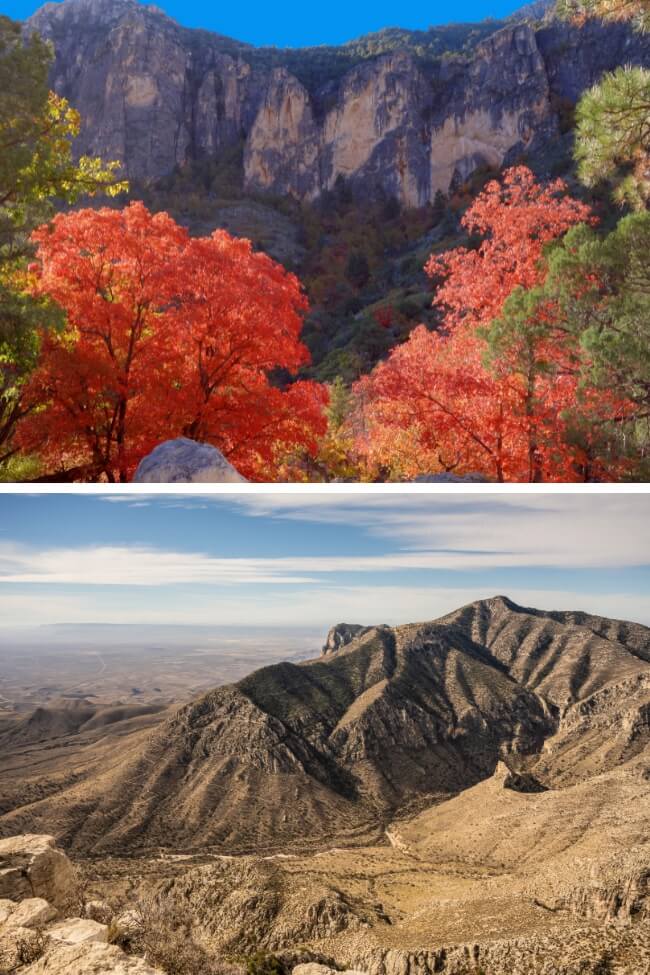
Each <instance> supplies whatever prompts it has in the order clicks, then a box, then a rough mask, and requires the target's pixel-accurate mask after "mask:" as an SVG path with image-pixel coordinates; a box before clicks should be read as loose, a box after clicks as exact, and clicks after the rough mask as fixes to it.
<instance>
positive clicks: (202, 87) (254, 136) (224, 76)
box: [27, 0, 650, 206]
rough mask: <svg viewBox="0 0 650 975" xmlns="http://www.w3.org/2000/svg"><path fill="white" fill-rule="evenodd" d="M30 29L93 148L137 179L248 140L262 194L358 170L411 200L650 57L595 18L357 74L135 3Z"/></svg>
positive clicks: (48, 18)
mask: <svg viewBox="0 0 650 975" xmlns="http://www.w3.org/2000/svg"><path fill="white" fill-rule="evenodd" d="M496 26H498V25H496ZM27 29H28V30H32V29H34V30H38V31H39V32H40V33H42V34H43V35H44V36H46V37H48V38H49V39H51V40H52V42H53V43H54V47H55V50H56V61H55V64H54V67H53V71H52V84H53V86H54V87H55V89H56V90H57V91H58V92H59V93H61V94H63V95H64V96H66V97H67V98H68V99H69V100H70V102H71V103H72V104H73V105H75V106H76V107H77V108H78V109H79V111H80V112H81V115H82V119H83V127H82V133H81V137H80V139H79V141H78V145H77V149H78V151H79V152H87V153H94V154H99V155H102V156H104V157H105V158H111V159H113V158H116V159H119V160H121V161H122V162H123V164H124V168H125V171H126V175H127V176H128V177H129V178H131V179H134V178H138V179H152V178H153V179H155V178H158V177H161V176H164V175H166V174H168V173H170V172H171V171H172V170H173V169H174V167H175V166H179V165H183V164H184V163H185V162H187V161H188V160H192V159H200V158H205V157H215V156H218V155H219V153H220V152H221V151H223V150H224V149H227V148H228V147H235V146H238V147H242V149H243V178H244V185H245V188H246V189H247V190H248V191H249V192H268V193H273V194H291V195H293V196H295V197H297V198H299V199H307V200H311V199H315V198H317V197H318V196H320V195H321V194H322V193H323V192H325V191H327V190H330V189H332V188H333V187H334V186H335V184H336V182H337V179H340V178H344V179H345V181H346V182H347V184H348V185H349V187H350V188H351V190H352V192H353V193H354V194H355V195H356V196H357V197H359V198H361V199H373V198H380V197H396V198H397V199H399V200H400V201H401V202H403V203H405V204H407V205H409V206H419V205H422V204H424V203H426V202H428V201H431V200H432V199H433V198H434V197H435V194H436V192H437V191H438V190H441V191H443V192H445V193H446V192H448V191H449V189H450V187H453V186H454V185H455V184H456V183H459V182H462V181H463V180H465V179H467V178H468V177H469V176H470V175H471V174H472V172H474V171H475V170H476V169H477V168H479V167H483V166H490V167H498V166H500V165H502V164H504V163H509V162H511V161H514V160H516V159H519V158H522V157H524V156H525V154H526V153H527V152H530V151H531V150H534V149H536V148H539V147H540V146H542V147H543V146H544V145H552V143H553V140H554V139H555V138H556V137H557V134H558V118H559V113H560V112H561V111H562V110H563V109H564V110H565V111H566V106H567V103H570V102H575V100H576V99H577V98H578V97H579V95H580V93H581V92H582V91H584V90H585V88H587V87H588V86H590V85H592V84H593V83H594V82H595V81H596V80H597V79H598V78H599V77H600V76H601V75H602V73H603V72H604V71H606V70H610V69H612V68H614V67H616V66H618V65H620V64H635V63H636V64H639V63H641V64H642V63H647V64H650V51H649V48H650V45H648V44H647V40H644V39H643V38H642V37H640V36H639V35H636V34H634V33H633V32H632V31H631V30H630V29H629V28H628V27H626V26H625V25H621V24H618V25H602V24H599V23H596V22H590V23H587V24H586V25H585V26H584V27H582V28H579V29H578V28H571V27H568V26H567V25H566V24H564V23H553V22H550V23H547V24H546V25H545V26H543V27H541V28H538V29H535V28H534V27H533V26H531V25H530V24H527V23H512V24H510V25H508V26H506V27H504V28H502V29H500V30H495V33H494V34H492V35H491V36H489V37H487V39H485V40H483V41H482V42H481V43H479V44H478V45H477V46H475V47H474V49H473V50H472V51H471V52H470V53H469V54H464V55H451V56H448V57H447V56H443V57H435V58H433V57H428V58H427V57H422V56H421V52H420V53H418V51H417V49H416V48H413V47H412V46H411V47H409V45H408V43H407V42H406V41H405V42H404V44H405V46H404V47H403V48H397V49H395V50H393V51H391V52H389V53H383V54H380V55H376V56H372V57H365V59H364V58H362V57H361V56H359V57H355V58H350V59H349V60H350V67H349V68H348V69H347V70H343V71H340V70H338V69H337V70H334V69H333V68H332V69H331V70H330V68H329V67H328V66H327V65H326V66H325V67H322V66H321V68H320V69H319V70H318V71H314V70H312V69H313V65H314V64H315V63H317V62H316V61H315V60H314V59H316V58H320V57H321V55H320V54H319V53H318V49H315V50H312V51H305V52H300V55H299V57H298V59H296V52H293V54H292V55H291V56H290V53H289V52H282V51H273V52H270V51H262V50H256V49H254V48H252V47H250V46H248V45H245V44H241V43H239V42H236V41H232V40H230V39H228V38H224V37H221V36H219V35H217V34H211V33H209V32H207V31H198V30H188V29H186V28H183V27H180V26H179V25H178V24H176V23H175V22H174V21H172V20H171V19H169V18H168V17H167V16H166V15H165V14H164V13H163V12H162V11H160V10H158V9H157V8H156V7H153V6H145V5H142V4H139V3H137V2H136V0H64V2H63V3H56V4H55V3H51V4H46V5H45V6H44V7H42V8H41V9H40V10H39V11H38V12H37V13H36V14H35V15H34V16H33V17H32V18H31V19H30V20H29V21H28V22H27ZM318 63H319V64H320V62H318ZM346 63H347V62H346ZM332 64H334V61H332ZM289 65H292V66H293V70H291V69H290V66H289ZM310 65H311V67H310ZM298 75H299V76H300V77H298Z"/></svg>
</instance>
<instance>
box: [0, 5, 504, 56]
mask: <svg viewBox="0 0 650 975" xmlns="http://www.w3.org/2000/svg"><path fill="white" fill-rule="evenodd" d="M41 5H42V4H40V3H38V2H34V0H5V2H4V3H3V4H2V12H3V13H5V14H7V15H8V16H9V17H14V18H16V19H23V18H26V17H29V16H30V14H32V13H34V11H35V10H37V9H38V7H39V6H41ZM156 6H158V7H160V8H162V9H163V10H164V11H165V12H166V13H167V14H169V16H170V17H173V18H174V19H175V20H177V21H179V22H180V23H182V24H185V25H186V26H187V27H203V28H205V29H206V30H213V31H217V32H218V33H220V34H225V35H227V36H228V37H235V38H237V39H239V40H242V41H247V42H248V43H250V44H257V45H268V44H272V45H273V44H274V45H276V46H278V47H303V46H308V45H314V44H340V43H343V42H344V41H348V40H351V39H352V38H355V37H359V36H360V35H361V34H367V33H369V32H371V31H376V30H380V29H381V28H382V27H409V28H415V29H421V30H426V28H427V27H429V26H430V25H433V24H446V23H449V22H451V21H457V22H458V21H475V20H483V19H484V18H486V17H503V16H506V15H507V14H510V13H512V12H513V10H516V9H517V8H518V7H520V6H523V4H522V3H519V2H516V0H515V2H512V0H466V2H465V3H462V4H454V5H452V4H435V3H434V4H425V3H422V2H418V0H402V2H401V3H399V4H395V3H394V2H390V3H389V2H387V0H375V2H373V3H368V2H362V0H358V2H357V3H349V2H344V0H330V2H329V3H327V4H319V5H316V6H311V5H310V4H305V3H303V2H300V0H290V2H282V3H262V2H260V0H248V2H247V3H230V4H220V3H219V4H215V3H210V2H207V0H206V2H199V0H184V2H183V0H161V2H159V3H157V4H156Z"/></svg>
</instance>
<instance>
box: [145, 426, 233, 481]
mask: <svg viewBox="0 0 650 975" xmlns="http://www.w3.org/2000/svg"><path fill="white" fill-rule="evenodd" d="M133 480H134V481H137V482H139V483H140V484H160V483H162V484H175V483H183V484H194V483H199V484H215V483H218V482H229V483H233V482H235V483H237V482H239V481H245V480H246V478H245V477H242V476H241V474H239V472H238V471H236V470H235V468H234V467H233V466H232V464H229V463H228V461H227V460H226V458H225V457H224V456H223V454H222V453H221V451H220V450H218V449H217V448H216V447H212V446H211V445H210V444H207V443H197V441H196V440H189V439H188V438H187V437H178V438H177V439H176V440H166V441H165V442H164V443H161V444H158V446H157V447H156V448H154V450H152V451H151V453H150V454H147V456H146V457H143V458H142V460H141V461H140V463H139V464H138V467H137V470H136V472H135V475H134V478H133Z"/></svg>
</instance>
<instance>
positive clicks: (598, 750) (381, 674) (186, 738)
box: [0, 597, 650, 853]
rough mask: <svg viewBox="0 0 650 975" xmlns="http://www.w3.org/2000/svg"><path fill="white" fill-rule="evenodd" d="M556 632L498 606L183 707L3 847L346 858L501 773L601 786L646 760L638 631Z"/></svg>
mask: <svg viewBox="0 0 650 975" xmlns="http://www.w3.org/2000/svg"><path fill="white" fill-rule="evenodd" d="M561 616H562V614H543V613H537V612H535V611H528V610H525V609H522V608H521V607H517V606H516V605H514V604H513V603H511V602H510V601H508V600H507V599H504V598H503V597H497V598H494V599H490V600H484V601H482V602H479V603H474V604H472V605H470V606H468V607H464V608H463V609H461V610H459V611H457V612H456V613H452V614H450V615H448V616H446V617H444V618H442V619H440V620H437V621H433V622H431V623H423V624H413V625H408V626H401V627H396V628H390V627H386V626H381V627H374V628H367V629H364V630H362V631H359V632H357V633H356V634H355V633H350V634H349V637H350V638H349V641H348V642H345V641H341V642H340V646H339V648H338V649H336V650H334V651H333V652H332V651H329V652H327V653H326V654H324V655H323V656H322V657H321V658H319V659H317V660H312V661H307V662H304V663H299V664H289V663H283V664H278V665H274V666H271V667H266V668H262V669H261V670H258V671H255V672H254V673H253V674H251V675H250V676H249V677H246V678H245V679H244V680H242V681H240V682H239V683H238V684H234V685H230V686H226V687H221V688H218V689H216V690H215V691H212V692H211V693H209V694H207V695H205V696H204V697H202V698H200V699H198V700H196V701H193V702H192V703H190V704H188V705H186V706H185V707H183V708H181V709H180V710H178V711H177V712H176V713H175V714H174V715H173V716H172V717H171V718H170V719H169V720H168V721H165V722H164V723H162V724H160V725H159V726H158V727H157V728H155V729H154V730H153V732H151V733H150V734H149V735H148V736H147V737H146V738H144V739H142V738H138V740H137V741H134V742H133V745H132V747H131V748H130V749H129V750H128V751H127V752H126V754H125V755H124V758H123V761H121V762H113V761H111V762H110V763H109V764H108V765H107V767H106V768H105V769H99V770H98V769H97V767H96V766H95V767H94V768H93V769H91V770H90V771H89V772H88V774H85V775H81V776H80V778H79V781H76V782H74V783H73V784H69V783H65V784H64V786H63V787H62V788H60V789H58V790H57V789H51V790H50V791H49V792H48V795H47V796H46V797H45V798H43V799H42V800H40V801H36V802H31V803H30V804H29V805H26V806H23V805H21V804H20V803H16V806H15V808H13V809H11V810H10V811H7V812H6V813H5V815H4V816H3V817H2V818H1V819H0V830H1V831H2V832H3V833H4V834H8V833H15V832H19V831H27V830H28V829H29V830H35V829H41V828H44V827H45V824H47V828H48V830H49V831H52V832H56V834H57V835H58V836H59V837H60V838H61V840H62V841H63V842H65V843H66V844H67V845H68V846H69V847H71V848H73V849H76V850H79V851H85V852H95V853H98V852H105V851H121V852H124V851H127V850H129V851H138V852H143V851H146V850H151V849H152V848H157V847H164V848H167V849H176V850H193V849H212V850H214V851H219V850H223V851H227V852H260V851H263V850H268V851H273V850H278V849H282V850H284V849H286V848H287V847H288V846H289V847H290V846H294V847H296V848H303V849H309V848H312V849H313V848H320V847H322V844H323V843H332V844H334V843H335V844H336V845H338V846H343V845H346V846H349V845H353V844H359V843H362V842H363V843H368V842H371V841H373V840H376V839H377V838H379V837H380V836H381V835H382V834H383V831H384V830H385V828H386V826H387V825H388V823H389V822H390V821H391V820H392V819H393V818H394V817H395V816H399V815H404V814H405V813H406V812H407V811H409V810H417V809H419V808H423V807H424V806H425V805H426V804H431V803H432V802H439V801H441V800H443V799H447V798H449V797H450V796H453V795H454V794H455V793H457V792H460V791H461V790H464V789H467V788H470V787H472V786H474V785H476V784H477V783H478V782H480V781H481V780H484V779H487V778H489V777H490V776H491V775H492V774H493V772H494V769H495V767H496V766H497V763H498V761H499V760H500V759H506V760H507V762H508V764H509V765H510V766H511V768H512V769H513V770H514V771H515V772H519V773H521V774H522V775H523V776H524V777H525V776H529V777H530V779H531V781H534V782H536V783H537V785H538V787H539V788H548V787H549V786H550V787H554V786H557V785H568V784H575V783H578V782H580V781H582V780H583V779H585V778H588V777H590V776H593V775H594V774H596V773H598V774H601V773H603V772H607V771H608V770H611V769H612V768H615V767H618V766H620V765H621V764H622V763H624V762H629V761H632V760H634V759H635V757H638V756H639V755H640V754H641V753H642V751H643V749H644V748H645V745H646V744H647V736H648V727H647V723H648V722H647V716H648V713H649V710H648V709H649V707H650V664H649V663H648V662H647V660H646V659H644V657H645V656H647V654H648V647H649V646H650V631H648V630H647V629H646V628H643V627H634V626H632V625H631V624H630V625H623V624H617V623H616V622H614V621H606V620H601V621H597V620H594V619H593V618H589V621H590V624H589V625H583V623H585V620H584V619H582V618H581V622H580V623H577V622H575V621H574V620H573V619H572V618H567V619H566V621H564V620H563V619H562V618H561ZM599 633H602V634H607V635H603V636H601V635H599ZM615 637H616V638H615ZM619 639H620V642H619ZM5 808H6V807H5Z"/></svg>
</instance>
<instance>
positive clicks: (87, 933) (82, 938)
mask: <svg viewBox="0 0 650 975" xmlns="http://www.w3.org/2000/svg"><path fill="white" fill-rule="evenodd" d="M47 933H48V934H49V936H50V937H51V938H53V939H54V941H65V943H66V944H69V945H80V944H85V943H86V942H88V941H97V942H99V943H100V944H106V942H107V941H108V925H107V924H100V923H99V922H98V921H91V920H90V918H86V917H69V918H68V919H67V920H65V921H61V923H60V924H55V925H54V927H51V928H49V929H48V932H47Z"/></svg>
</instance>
